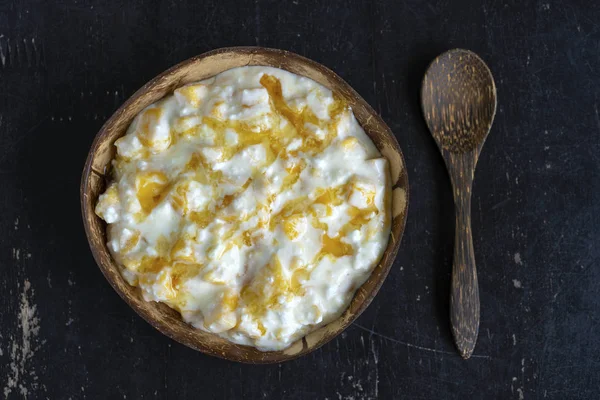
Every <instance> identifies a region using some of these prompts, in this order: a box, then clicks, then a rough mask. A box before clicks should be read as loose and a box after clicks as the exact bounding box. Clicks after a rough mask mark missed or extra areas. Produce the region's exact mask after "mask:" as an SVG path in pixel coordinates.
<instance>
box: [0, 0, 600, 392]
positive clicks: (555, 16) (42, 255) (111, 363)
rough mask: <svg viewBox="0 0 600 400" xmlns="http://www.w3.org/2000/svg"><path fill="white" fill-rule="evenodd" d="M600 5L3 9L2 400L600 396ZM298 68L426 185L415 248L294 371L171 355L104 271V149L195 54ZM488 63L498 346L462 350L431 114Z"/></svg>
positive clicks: (62, 5)
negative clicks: (94, 229)
mask: <svg viewBox="0 0 600 400" xmlns="http://www.w3.org/2000/svg"><path fill="white" fill-rule="evenodd" d="M599 21H600V3H599V2H597V1H592V0H589V1H564V2H561V1H549V0H548V1H536V2H533V1H531V2H530V1H522V0H506V1H487V2H478V1H473V2H470V1H466V0H461V1H431V2H427V1H416V0H407V1H393V0H387V1H369V0H365V1H335V2H334V1H324V0H315V1H301V0H298V1H290V2H284V1H268V0H257V1H255V2H243V1H239V0H238V1H225V0H218V1H205V2H202V1H187V2H180V1H147V2H141V1H119V2H108V1H87V0H78V1H75V0H74V1H66V0H62V1H58V2H51V1H41V0H28V1H26V0H23V1H19V2H14V1H0V139H1V146H0V179H1V182H0V208H1V210H2V212H1V213H0V233H1V236H0V266H1V269H0V271H1V272H0V293H1V295H0V385H1V386H2V387H1V388H0V390H2V391H0V396H3V395H4V396H7V397H8V398H22V397H26V398H31V399H45V398H48V399H68V398H72V399H83V398H90V399H92V398H94V399H98V398H100V399H104V398H106V399H115V398H128V399H132V398H133V399H141V398H165V399H166V398H170V399H174V398H228V399H237V398H239V399H241V398H244V399H254V398H257V399H262V398H265V399H332V400H333V399H372V398H381V399H391V398H406V399H429V398H436V399H438V398H439V399H453V398H457V399H471V398H473V399H479V398H481V399H492V398H498V399H511V398H513V399H534V398H535V399H538V398H539V399H544V398H549V399H597V398H599V396H600V269H599V261H600V250H599V248H600V240H599V239H600V113H599V110H600V23H599ZM234 45H260V46H268V47H276V48H282V49H288V50H291V51H294V52H297V53H300V54H302V55H305V56H307V57H310V58H312V59H314V60H316V61H319V62H321V63H323V64H325V65H326V66H328V67H330V68H331V69H333V70H334V71H336V72H337V73H338V74H340V75H341V76H342V77H343V78H344V79H346V80H347V81H348V82H349V83H350V84H351V85H352V86H353V87H354V88H355V89H356V90H357V91H358V92H359V93H360V94H361V95H362V96H363V97H364V98H365V99H366V100H367V101H368V102H370V103H371V104H372V105H373V106H374V108H375V109H376V110H377V111H378V112H379V113H381V115H382V116H383V118H384V120H385V121H387V123H388V124H389V125H390V127H391V128H392V130H393V131H394V132H395V134H396V136H397V138H398V141H399V142H400V145H401V146H402V149H403V151H404V155H405V157H406V161H407V167H408V171H409V180H410V190H411V199H410V205H409V216H408V224H407V227H406V232H405V236H404V239H403V243H402V246H401V249H400V252H399V255H398V258H397V260H396V263H395V265H394V268H393V269H392V271H391V273H390V275H389V277H388V279H387V281H386V282H385V284H384V286H383V288H382V289H381V291H380V294H379V295H378V296H377V297H376V299H375V300H374V301H373V303H372V305H371V306H370V307H369V309H368V310H367V311H366V312H365V313H364V314H363V315H362V316H361V317H360V318H359V319H358V321H357V322H356V323H355V324H354V325H353V326H351V327H350V328H349V329H348V330H347V331H346V332H345V333H344V334H343V335H342V336H340V337H338V338H337V339H336V340H333V341H332V342H331V343H329V344H328V345H326V346H324V347H323V348H322V349H320V350H318V351H317V352H315V353H313V354H311V355H309V356H306V357H304V358H301V359H299V360H297V361H293V362H289V363H286V364H282V365H273V366H250V365H241V364H235V363H231V362H227V361H223V360H219V359H216V358H211V357H208V356H204V355H202V354H200V353H197V352H194V351H192V350H190V349H188V348H186V347H184V346H182V345H179V344H178V343H175V342H173V341H171V340H170V339H168V338H166V337H164V336H162V335H161V334H160V333H158V332H157V331H155V330H154V329H153V328H152V327H151V326H150V325H148V324H147V323H146V322H144V321H143V320H142V319H141V318H139V317H138V316H137V315H136V314H134V312H133V311H132V310H130V309H129V308H128V307H127V305H126V304H125V303H124V302H123V301H122V300H121V299H120V298H119V297H118V295H117V294H116V293H115V292H114V291H113V290H112V289H111V287H110V286H109V285H108V283H107V282H106V281H105V280H104V278H103V276H102V275H101V273H100V271H99V270H98V268H97V267H96V265H95V263H94V261H93V259H92V256H91V253H90V251H89V249H88V245H87V241H86V239H85V236H84V233H83V227H82V223H81V217H80V211H79V210H80V209H79V180H80V173H81V169H82V166H83V163H84V159H85V156H86V153H87V150H88V148H89V146H90V144H91V142H92V139H93V137H94V135H95V134H96V132H97V131H98V129H99V128H100V126H101V125H102V123H103V122H104V121H105V120H106V119H107V118H108V117H109V116H110V115H111V113H112V112H113V111H114V110H115V108H116V107H117V106H118V105H119V104H121V103H122V102H123V101H124V100H125V99H126V98H128V97H129V96H130V95H131V94H132V93H133V92H134V91H135V90H136V89H137V88H139V87H140V86H141V85H142V84H143V83H145V82H146V81H148V80H149V79H150V78H152V77H153V76H155V75H156V74H157V73H159V72H161V71H163V70H164V69H166V68H167V67H169V66H171V65H173V64H175V63H177V62H179V61H181V60H184V59H186V58H188V57H190V56H193V55H196V54H199V53H202V52H205V51H207V50H210V49H214V48H218V47H224V46H234ZM453 47H464V48H469V49H472V50H474V51H476V52H477V53H479V54H480V55H481V56H482V57H483V58H484V59H485V60H486V61H487V62H488V64H489V65H490V68H491V69H492V71H493V73H494V76H495V78H496V84H497V86H498V96H499V103H498V113H497V116H496V122H495V124H494V126H493V128H492V132H491V134H490V137H489V138H488V141H487V143H486V145H485V147H484V150H483V153H482V156H481V159H480V162H479V166H478V169H477V173H476V180H475V187H474V198H473V232H474V244H475V251H476V255H477V263H478V267H479V284H480V292H481V308H482V315H481V329H480V335H479V341H478V343H477V347H476V349H475V355H474V356H473V357H472V359H470V360H468V361H464V360H462V359H461V358H460V357H459V356H458V355H457V354H456V352H455V350H454V347H453V344H452V340H451V336H450V333H449V332H450V331H449V318H448V296H449V277H450V268H451V260H452V249H453V247H452V246H453V245H452V243H453V232H454V216H453V211H452V197H451V191H450V184H449V181H448V179H447V175H446V171H445V169H444V165H443V163H442V159H441V157H440V155H439V153H438V150H437V148H436V146H435V144H434V142H433V140H432V139H431V137H430V135H429V133H428V131H427V129H426V127H425V124H424V122H423V119H422V117H421V114H420V109H419V99H418V92H419V86H420V81H421V78H422V75H423V72H424V70H425V67H426V65H427V64H428V62H429V61H430V60H431V59H432V58H433V57H434V56H436V55H437V54H438V53H440V52H442V51H444V50H447V49H449V48H453Z"/></svg>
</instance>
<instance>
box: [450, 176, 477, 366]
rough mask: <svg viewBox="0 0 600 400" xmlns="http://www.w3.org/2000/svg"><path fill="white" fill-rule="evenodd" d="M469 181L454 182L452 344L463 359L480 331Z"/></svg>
mask: <svg viewBox="0 0 600 400" xmlns="http://www.w3.org/2000/svg"><path fill="white" fill-rule="evenodd" d="M465 175H466V174H465ZM471 183H472V181H466V180H462V179H459V180H457V182H456V184H455V185H454V203H455V212H456V228H455V239H454V264H453V267H452V289H451V292H450V322H451V324H452V335H453V336H454V343H455V344H456V347H457V349H458V351H459V352H460V355H461V356H462V358H464V359H467V358H469V357H471V354H472V353H473V349H474V348H475V343H476V342H477V334H478V333H479V286H478V284H477V269H476V267H475V252H474V250H473V237H472V236H471Z"/></svg>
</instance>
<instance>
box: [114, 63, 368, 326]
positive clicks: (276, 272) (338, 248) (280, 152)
mask: <svg viewBox="0 0 600 400" xmlns="http://www.w3.org/2000/svg"><path fill="white" fill-rule="evenodd" d="M260 84H261V85H262V86H263V87H264V88H265V89H266V90H267V92H268V94H269V102H270V104H271V108H272V110H273V111H274V113H273V115H272V116H271V118H272V120H271V121H270V122H271V124H270V126H265V125H264V124H260V123H254V122H253V121H238V120H228V121H223V120H220V119H219V113H217V114H215V113H212V114H211V116H204V117H203V118H202V122H201V124H200V125H199V126H194V127H193V128H190V129H187V130H185V131H183V132H182V133H180V134H179V135H177V136H176V139H178V140H181V139H183V138H190V137H193V136H194V135H197V134H203V133H206V132H202V130H203V129H210V130H211V131H212V133H213V135H212V136H213V140H214V142H213V146H212V147H213V148H214V149H215V150H218V151H220V159H219V161H220V162H224V161H227V160H230V159H231V158H232V157H233V156H235V155H236V154H238V153H240V152H241V151H243V150H244V149H246V148H248V147H250V146H253V145H262V146H263V147H264V149H265V154H266V160H265V163H264V165H263V167H266V166H269V165H270V164H272V163H273V162H275V160H276V159H277V158H281V159H282V160H288V159H289V157H290V156H293V157H296V156H297V155H298V154H299V153H300V152H302V153H305V154H308V155H314V154H318V153H320V152H322V151H323V150H324V149H325V148H327V147H328V146H329V145H330V144H331V142H332V141H333V140H334V139H335V137H336V136H337V125H338V123H339V120H340V117H341V115H342V113H343V112H344V111H346V110H348V106H347V105H346V103H345V102H344V101H343V100H341V99H340V98H339V97H338V96H336V95H335V94H334V102H333V104H331V105H330V107H329V110H328V113H329V117H330V119H329V120H328V121H323V120H320V119H319V118H317V117H316V115H315V114H314V113H313V112H312V110H311V109H310V107H308V106H305V107H303V108H301V109H299V110H295V109H293V108H291V107H290V106H289V105H288V104H287V103H286V101H285V99H284V97H283V93H282V88H281V82H280V81H279V80H278V79H277V78H275V77H273V76H270V75H263V76H262V77H261V79H260ZM159 116H160V114H157V115H154V114H153V115H149V116H148V117H159ZM283 120H285V121H287V124H285V123H282V121H283ZM182 122H184V121H182ZM307 124H308V125H307ZM310 126H314V127H316V128H317V129H319V130H320V131H321V132H324V137H319V136H318V135H317V134H316V133H315V132H313V131H312V130H311V129H310V128H309V127H310ZM228 129H230V130H233V131H234V132H235V133H236V134H237V143H236V144H234V145H227V143H226V141H225V137H226V135H225V132H226V131H227V130H228ZM139 136H140V135H138V137H139ZM142 139H144V138H142V137H140V140H142ZM295 139H301V140H302V144H301V145H300V146H299V148H297V149H296V150H293V151H287V150H286V148H287V146H288V145H289V144H290V143H291V142H292V141H293V140H295ZM142 143H143V144H144V145H145V146H148V145H150V143H148V141H147V140H142ZM118 162H119V157H117V160H116V163H118ZM305 168H306V162H305V161H304V160H302V159H300V160H299V161H292V162H290V163H289V165H288V166H287V167H286V171H287V173H288V175H287V176H286V177H285V178H284V180H283V183H282V186H281V188H280V192H285V191H286V190H289V189H290V188H291V187H292V186H293V185H294V184H295V183H296V182H297V181H298V180H299V178H300V174H301V173H302V171H303V170H304V169H305ZM181 172H182V173H183V175H184V179H190V176H189V175H190V174H191V179H193V180H196V181H197V182H199V183H201V184H205V185H211V186H212V187H213V190H214V191H215V192H217V193H218V189H219V186H220V185H221V184H222V183H223V182H224V177H223V174H222V173H221V171H216V170H214V169H213V168H212V166H211V165H210V164H209V163H208V162H207V161H206V159H205V157H204V156H203V155H202V154H201V153H194V154H192V156H191V157H190V160H189V162H188V163H187V164H186V166H185V167H184V169H183V171H181ZM152 174H159V173H157V172H152ZM153 176H154V178H153V179H151V180H150V181H149V182H148V183H145V184H141V185H140V188H139V189H138V200H139V201H140V204H141V205H142V209H143V211H144V213H145V215H148V214H149V213H150V212H151V211H152V209H153V208H154V207H156V206H157V205H158V204H159V203H160V202H161V201H163V200H164V199H165V197H166V196H167V195H168V194H169V193H170V192H171V193H173V195H172V196H171V204H172V205H173V207H174V208H175V209H176V210H178V211H179V212H180V213H182V214H183V215H186V216H187V217H188V218H189V219H190V220H191V221H193V222H194V223H195V224H197V225H198V227H199V228H202V229H203V228H206V227H208V226H209V225H210V224H211V223H212V222H213V221H215V220H217V219H222V220H225V221H227V222H230V223H232V224H233V225H234V227H233V228H231V229H229V230H228V231H227V232H225V233H224V234H223V235H222V237H220V238H218V239H215V243H213V245H212V247H211V248H214V247H215V246H216V244H217V242H216V240H218V241H219V242H221V243H225V244H226V245H225V248H224V249H223V250H222V251H221V252H220V255H218V257H220V256H222V255H223V254H224V253H226V252H227V251H229V250H230V249H231V248H232V247H233V246H238V247H242V246H251V245H252V244H253V242H254V240H255V238H256V237H257V236H258V235H256V230H259V229H262V228H268V229H270V230H271V231H273V230H274V229H275V228H276V227H277V226H279V225H282V226H283V229H284V232H285V233H286V235H287V236H288V237H290V238H291V239H293V238H295V237H296V236H297V235H298V232H297V228H296V225H295V224H296V223H297V222H298V221H299V220H300V219H301V218H305V219H306V220H307V221H310V223H311V224H312V225H313V226H314V227H315V228H318V229H321V230H324V231H325V232H324V233H323V235H322V238H321V247H322V248H321V250H320V252H319V253H318V254H317V256H316V257H315V259H314V260H313V262H312V263H311V265H310V266H307V265H299V264H298V263H297V262H296V264H295V265H294V266H292V274H291V276H290V277H287V276H285V272H284V270H283V268H282V266H281V262H280V260H279V258H278V257H277V255H274V256H273V257H272V258H271V260H270V261H269V263H268V264H267V265H266V266H265V267H263V268H262V269H261V270H260V271H259V273H258V275H257V276H255V277H254V279H252V280H251V282H250V283H249V284H247V285H246V286H245V287H244V288H243V289H242V291H241V292H240V299H241V301H242V304H243V306H244V307H245V308H246V310H247V311H248V312H249V313H250V314H251V315H252V316H253V317H254V318H255V319H258V317H259V316H261V315H263V314H264V313H265V312H266V311H267V310H268V309H271V308H273V307H276V306H277V304H278V301H280V299H286V298H289V297H290V296H293V295H296V294H300V293H301V292H302V290H303V289H302V282H303V281H305V280H307V279H309V278H310V271H311V269H312V268H314V266H315V265H316V264H317V263H318V262H319V261H320V260H321V259H322V258H323V257H326V256H330V257H333V258H338V257H343V256H347V255H351V254H353V248H352V246H351V245H350V244H348V243H345V242H343V241H342V237H344V236H346V235H347V234H348V233H350V232H351V231H353V230H356V229H360V228H361V227H362V226H363V225H364V224H366V223H368V222H369V220H370V219H371V218H372V217H373V216H374V215H375V214H377V213H378V209H377V207H375V206H374V205H373V197H371V198H369V197H368V196H367V204H368V207H367V208H366V209H359V208H356V207H351V208H350V209H349V211H348V214H349V215H350V221H349V222H348V223H347V224H345V225H344V227H343V228H342V229H341V231H340V233H339V234H338V235H337V236H335V237H333V238H331V237H329V236H328V235H327V229H328V227H327V224H325V223H323V222H320V221H319V219H318V212H317V209H316V208H315V205H316V204H319V205H322V206H325V210H326V214H327V215H331V212H332V207H335V206H338V205H340V204H342V203H343V198H344V197H345V198H346V199H347V198H348V197H349V195H350V191H351V189H352V188H351V187H350V186H349V185H351V183H348V184H345V185H341V186H339V187H335V188H325V189H322V190H320V191H319V192H318V193H317V196H316V197H315V199H314V200H312V201H311V200H310V199H309V198H308V197H307V196H303V197H301V198H297V199H293V200H290V201H288V202H287V203H286V204H284V206H283V207H282V208H281V211H279V212H278V213H277V214H276V215H273V216H272V217H271V218H270V219H269V220H260V221H259V222H258V225H257V226H256V227H255V228H254V230H245V231H244V232H243V233H241V234H239V235H237V236H236V235H234V233H235V232H236V231H237V230H239V225H240V223H241V222H244V221H248V220H249V219H250V218H252V217H254V216H256V214H257V213H258V211H259V210H266V211H268V212H269V213H270V210H271V203H272V201H273V200H274V196H273V195H271V196H269V197H268V199H267V204H261V205H259V206H258V207H257V208H256V210H255V211H254V212H252V213H248V215H246V216H244V218H241V219H237V220H236V219H233V220H230V219H229V220H228V218H229V216H228V215H227V214H226V213H225V212H224V210H225V209H226V208H227V207H228V206H229V205H230V204H231V203H232V202H233V201H234V200H235V198H236V197H237V196H239V195H241V194H243V192H244V191H245V190H246V189H247V188H248V187H249V185H250V184H251V182H252V178H250V179H248V180H247V181H246V183H245V184H244V185H243V186H242V187H241V188H240V189H238V191H236V192H235V193H233V194H230V195H225V196H222V197H220V199H218V200H217V201H216V202H214V203H213V205H212V206H210V205H209V207H207V208H206V209H205V210H203V211H193V212H190V210H189V208H188V206H187V203H186V201H185V193H186V185H187V182H175V183H170V182H168V180H167V179H165V178H166V177H165V176H164V174H163V176H159V175H153ZM157 176H159V177H160V179H157V178H156V177H157ZM173 189H174V190H173ZM359 190H360V189H359ZM363 194H364V193H363ZM211 207H212V209H211ZM213 233H214V232H213ZM216 236H217V235H213V237H215V238H216ZM194 239H195V238H194V237H188V236H186V235H185V234H182V235H180V236H179V237H178V238H176V240H175V241H174V243H173V245H172V246H171V247H170V249H166V250H165V249H163V251H161V252H159V256H157V257H144V258H142V260H140V261H139V262H133V264H135V265H132V267H134V268H132V269H135V270H137V271H139V272H141V273H153V274H157V273H159V272H160V271H161V270H163V269H165V268H168V267H169V266H170V267H171V282H170V290H172V291H173V292H174V293H175V295H174V297H175V299H178V297H179V296H178V289H179V286H180V284H181V283H182V282H184V281H185V280H186V279H188V278H190V277H193V276H196V275H197V274H198V273H200V272H201V271H202V269H203V268H204V266H203V265H201V264H199V263H197V262H196V261H195V259H194V257H193V254H192V255H181V254H180V253H181V251H182V250H183V249H184V247H185V244H186V241H191V242H193V241H194ZM163 247H164V246H163ZM311 267H312V268H311ZM271 278H272V279H271ZM224 299H225V298H224ZM174 303H175V305H176V306H177V307H178V308H181V307H182V305H181V304H184V301H183V302H182V301H179V300H178V301H174ZM223 303H224V308H226V309H227V310H231V309H235V308H236V307H237V305H238V298H237V297H236V296H235V295H231V293H229V294H228V295H227V296H226V301H225V300H224V301H223ZM225 303H227V304H225ZM178 304H179V305H178ZM233 305H235V306H233ZM261 325H262V324H261V323H260V321H258V322H257V326H258V329H259V330H260V331H261V332H262V333H263V334H264V332H265V328H264V326H261Z"/></svg>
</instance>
